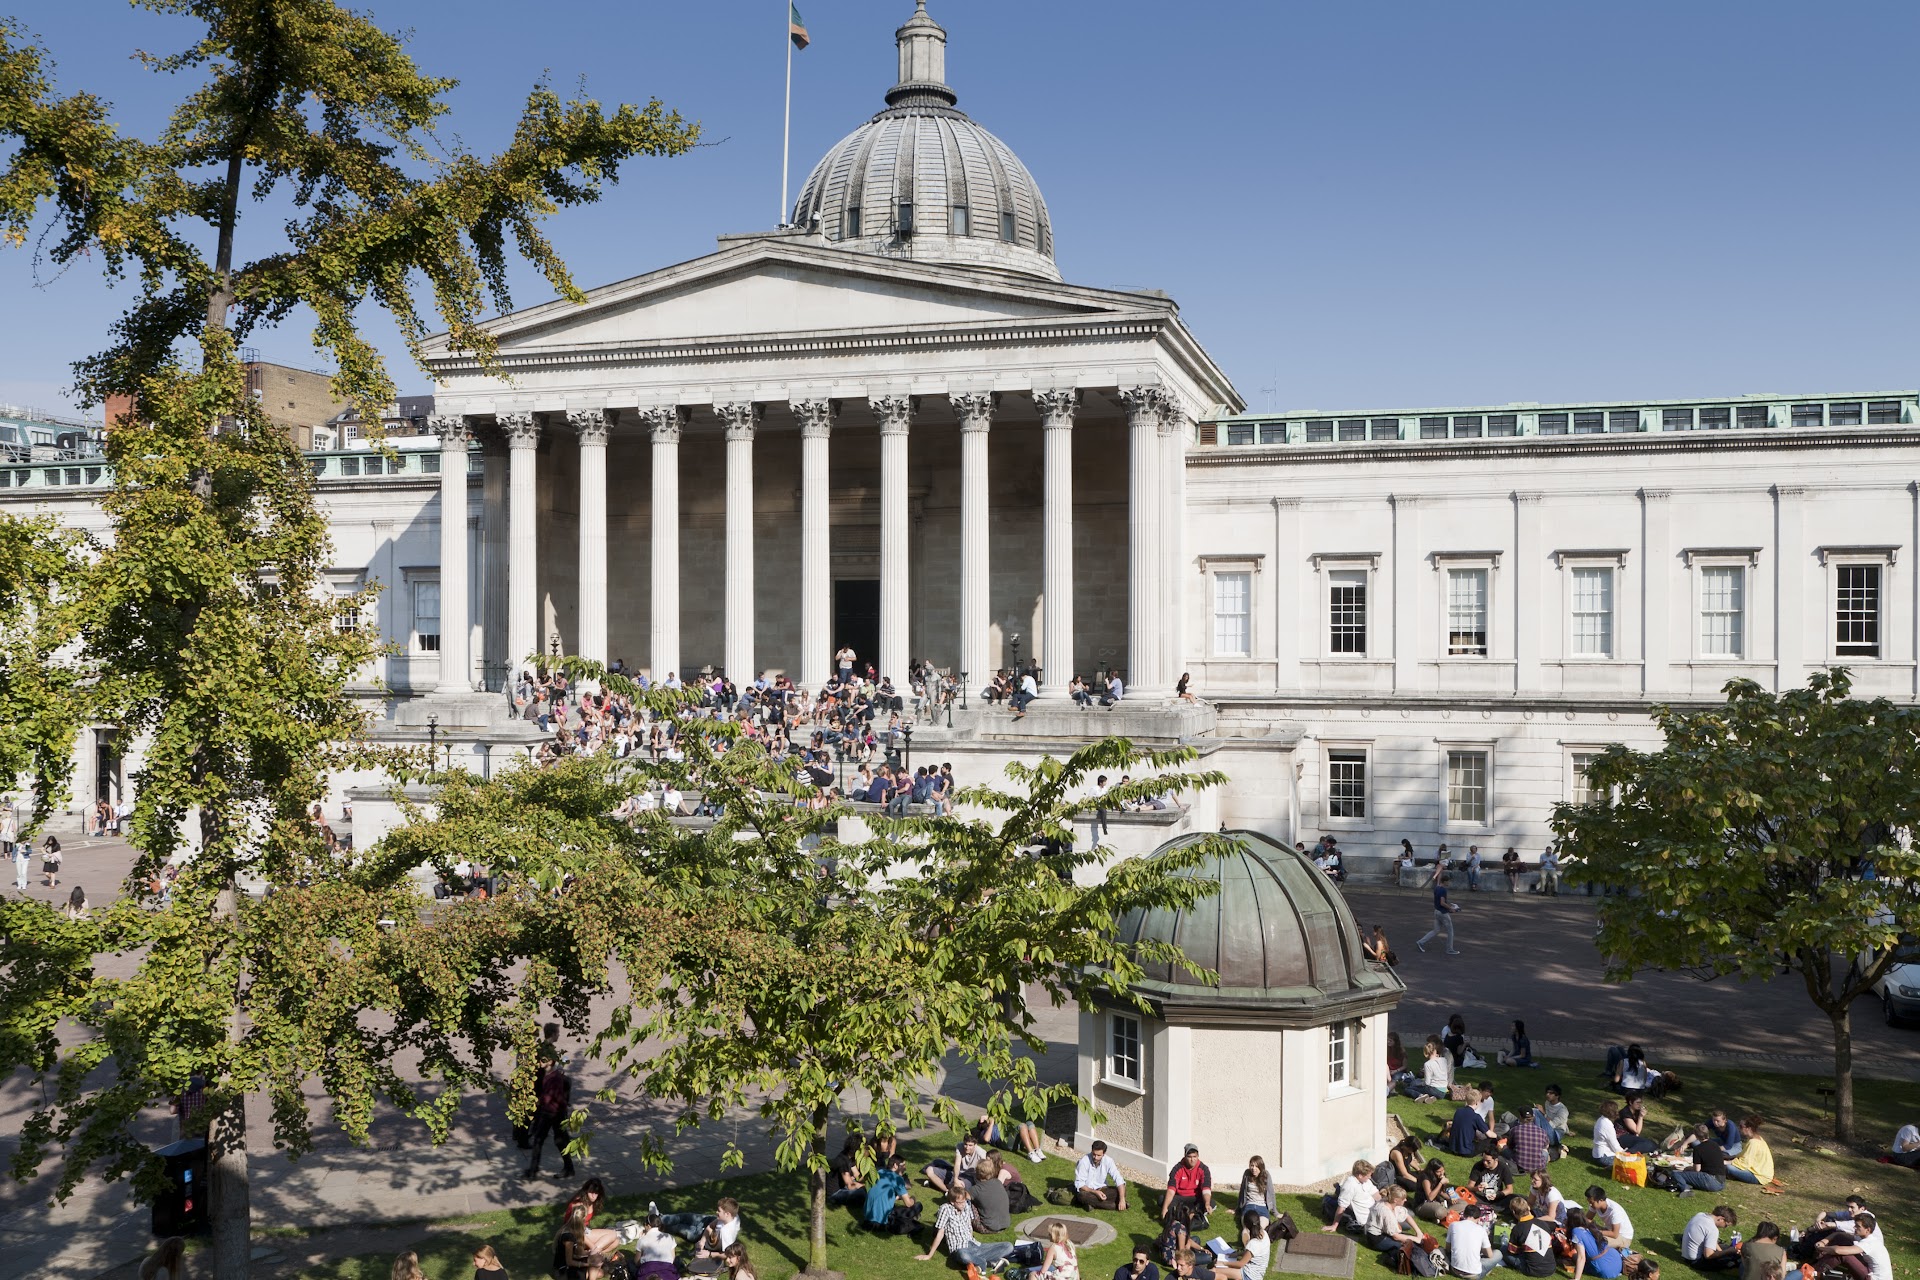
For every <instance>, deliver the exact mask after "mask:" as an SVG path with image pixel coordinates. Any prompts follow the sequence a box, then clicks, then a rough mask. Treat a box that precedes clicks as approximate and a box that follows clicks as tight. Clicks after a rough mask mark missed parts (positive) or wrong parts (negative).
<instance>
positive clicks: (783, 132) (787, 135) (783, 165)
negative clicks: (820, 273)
mask: <svg viewBox="0 0 1920 1280" xmlns="http://www.w3.org/2000/svg"><path fill="white" fill-rule="evenodd" d="M782 4H783V5H784V6H786V8H787V12H786V13H785V14H783V15H781V16H782V19H783V20H782V22H781V24H780V25H781V27H782V29H783V30H784V31H785V34H786V38H787V120H786V123H785V124H784V125H783V126H781V129H780V220H779V222H778V223H777V224H776V225H778V226H782V227H784V226H786V225H787V156H788V153H789V152H790V151H791V149H792V146H793V33H792V15H793V10H792V0H782Z"/></svg>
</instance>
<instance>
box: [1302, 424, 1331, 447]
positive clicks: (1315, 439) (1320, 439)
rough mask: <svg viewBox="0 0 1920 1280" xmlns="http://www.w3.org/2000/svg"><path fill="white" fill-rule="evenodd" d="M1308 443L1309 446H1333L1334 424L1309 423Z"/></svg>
mask: <svg viewBox="0 0 1920 1280" xmlns="http://www.w3.org/2000/svg"><path fill="white" fill-rule="evenodd" d="M1307 443H1308V444H1332V443H1333V423H1331V422H1309V423H1308V424H1307Z"/></svg>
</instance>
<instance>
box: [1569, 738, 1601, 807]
mask: <svg viewBox="0 0 1920 1280" xmlns="http://www.w3.org/2000/svg"><path fill="white" fill-rule="evenodd" d="M1598 758H1599V753H1598V752H1595V751H1576V752H1574V753H1573V794H1572V795H1570V796H1568V797H1567V799H1568V800H1569V801H1571V802H1572V803H1574V804H1592V803H1593V802H1594V801H1595V800H1596V799H1598V798H1599V792H1597V791H1595V790H1594V789H1593V784H1592V783H1590V782H1588V781H1587V770H1588V769H1590V768H1592V767H1593V762H1594V761H1595V760H1597V759H1598Z"/></svg>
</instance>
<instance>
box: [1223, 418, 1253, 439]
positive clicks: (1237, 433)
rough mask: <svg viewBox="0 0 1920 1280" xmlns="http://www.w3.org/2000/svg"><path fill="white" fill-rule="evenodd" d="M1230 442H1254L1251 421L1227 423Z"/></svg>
mask: <svg viewBox="0 0 1920 1280" xmlns="http://www.w3.org/2000/svg"><path fill="white" fill-rule="evenodd" d="M1227 443H1228V444H1252V443H1253V424H1252V423H1251V422H1229V423H1228V424H1227Z"/></svg>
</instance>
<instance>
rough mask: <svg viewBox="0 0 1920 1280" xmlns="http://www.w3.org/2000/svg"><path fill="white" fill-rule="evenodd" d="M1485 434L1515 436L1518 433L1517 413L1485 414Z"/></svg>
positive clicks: (1518, 421) (1518, 417) (1518, 418)
mask: <svg viewBox="0 0 1920 1280" xmlns="http://www.w3.org/2000/svg"><path fill="white" fill-rule="evenodd" d="M1487 434H1488V435H1490V436H1517V435H1519V434H1520V415H1519V414H1517V413H1492V414H1488V415H1487Z"/></svg>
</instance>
